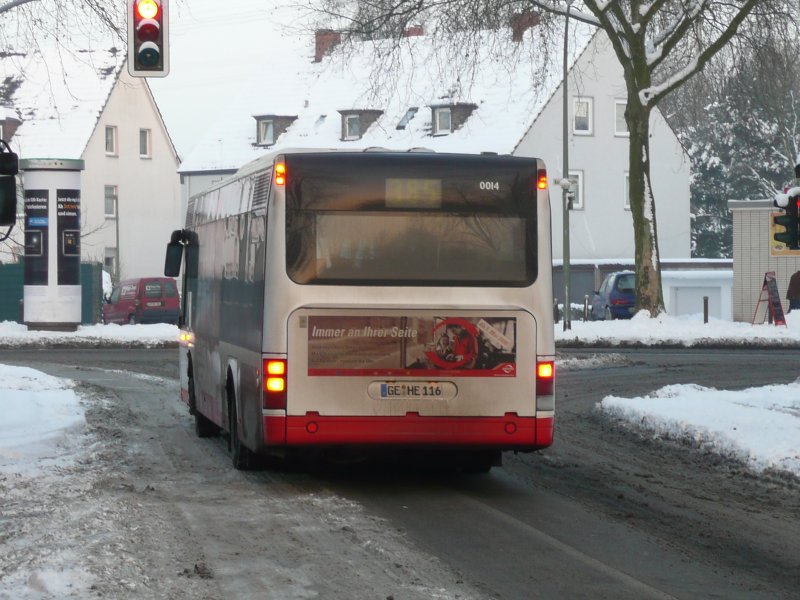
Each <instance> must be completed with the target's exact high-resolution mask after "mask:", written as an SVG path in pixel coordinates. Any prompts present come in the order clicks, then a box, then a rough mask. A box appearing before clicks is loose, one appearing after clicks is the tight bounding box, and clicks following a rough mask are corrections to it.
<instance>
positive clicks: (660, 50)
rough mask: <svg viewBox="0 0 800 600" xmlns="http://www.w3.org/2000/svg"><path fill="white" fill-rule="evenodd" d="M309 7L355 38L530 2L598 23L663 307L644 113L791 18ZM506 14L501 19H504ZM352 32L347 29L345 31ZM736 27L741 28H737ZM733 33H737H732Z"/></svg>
mask: <svg viewBox="0 0 800 600" xmlns="http://www.w3.org/2000/svg"><path fill="white" fill-rule="evenodd" d="M308 2H309V4H308V6H307V7H308V8H309V9H310V10H311V11H312V12H313V13H314V14H316V15H318V16H320V17H321V18H324V19H326V20H327V21H328V22H329V23H331V24H330V25H329V26H332V27H334V28H337V29H339V30H341V31H343V33H344V34H345V35H346V37H349V38H350V39H352V40H363V39H375V38H377V37H394V36H397V35H398V34H399V32H401V31H404V30H405V29H406V28H407V27H409V26H410V25H413V24H416V23H425V24H426V29H427V30H428V31H429V32H431V34H432V35H433V36H435V37H438V38H441V39H450V40H451V41H452V40H453V39H458V41H459V43H461V38H459V37H458V36H457V35H455V34H456V33H458V32H463V31H464V30H465V29H472V30H475V29H478V28H486V27H487V25H488V26H489V27H491V26H492V25H496V23H497V21H498V17H500V18H502V17H505V16H507V15H511V14H514V13H524V12H526V11H530V10H531V9H532V8H536V9H538V10H540V11H542V12H543V13H544V14H548V15H550V16H555V17H558V16H563V15H566V14H569V16H570V18H573V19H576V20H578V21H582V22H584V23H588V24H591V25H595V26H597V27H599V28H601V29H602V30H603V31H604V32H605V34H606V35H607V36H608V38H609V39H610V41H611V45H612V47H613V49H614V52H615V54H616V56H617V59H618V61H619V63H620V65H621V66H622V69H623V74H624V78H625V84H626V88H627V108H626V111H625V119H626V121H627V124H628V130H629V132H630V155H629V163H630V166H629V170H630V201H631V213H632V216H633V226H634V239H635V248H636V249H635V254H636V256H635V260H636V297H637V308H639V309H645V310H648V311H649V312H650V314H651V315H657V314H659V313H661V312H663V311H664V300H663V297H662V292H661V265H660V258H659V252H658V234H657V227H656V205H655V198H654V196H653V189H652V182H651V177H650V160H651V159H650V144H649V138H650V116H651V113H652V111H653V109H654V108H655V107H656V106H657V105H658V103H659V102H660V101H661V100H663V99H664V98H665V97H666V96H667V95H668V94H670V93H671V92H673V91H674V90H676V89H678V88H680V87H681V86H682V85H684V84H685V83H686V82H687V81H689V80H690V79H691V78H692V77H693V76H694V75H696V74H697V73H698V72H700V71H701V70H702V69H703V67H704V66H705V65H706V64H707V63H708V62H709V61H710V60H711V59H712V58H713V57H714V56H715V55H717V53H719V52H720V51H721V50H722V49H723V48H725V47H726V46H727V45H728V44H729V43H731V42H732V41H737V42H738V43H743V44H746V43H748V41H749V40H748V33H751V32H755V31H758V30H759V29H760V28H765V27H774V24H775V23H776V22H780V19H790V18H792V17H791V10H792V7H793V6H794V3H793V0H436V1H435V2H426V1H425V0H308ZM506 22H507V21H506ZM348 34H349V35H348ZM736 36H738V38H737V37H736ZM735 38H736V39H735Z"/></svg>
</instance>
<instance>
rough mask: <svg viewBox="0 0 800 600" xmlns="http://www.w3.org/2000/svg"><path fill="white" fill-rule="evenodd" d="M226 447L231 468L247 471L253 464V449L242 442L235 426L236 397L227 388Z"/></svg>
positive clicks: (254, 461)
mask: <svg viewBox="0 0 800 600" xmlns="http://www.w3.org/2000/svg"><path fill="white" fill-rule="evenodd" d="M228 398H229V400H228V402H229V404H228V420H229V427H228V435H229V436H230V437H229V438H228V448H230V451H231V461H232V462H233V468H234V469H236V470H237V471H247V470H249V469H252V468H253V467H254V466H255V463H256V460H255V458H256V457H255V455H254V454H253V451H252V450H250V448H248V447H247V446H245V445H244V444H242V441H241V440H240V439H239V430H238V427H237V426H236V397H235V396H234V394H233V393H232V392H231V391H230V388H228Z"/></svg>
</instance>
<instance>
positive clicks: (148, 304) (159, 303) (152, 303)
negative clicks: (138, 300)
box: [147, 302, 161, 306]
mask: <svg viewBox="0 0 800 600" xmlns="http://www.w3.org/2000/svg"><path fill="white" fill-rule="evenodd" d="M147 306H161V302H148V303H147Z"/></svg>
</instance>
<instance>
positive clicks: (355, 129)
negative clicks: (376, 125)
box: [344, 115, 361, 140]
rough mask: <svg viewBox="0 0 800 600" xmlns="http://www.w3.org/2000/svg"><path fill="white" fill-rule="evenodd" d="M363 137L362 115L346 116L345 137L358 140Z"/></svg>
mask: <svg viewBox="0 0 800 600" xmlns="http://www.w3.org/2000/svg"><path fill="white" fill-rule="evenodd" d="M360 137H361V117H360V116H359V115H345V116H344V139H346V140H357V139H359V138H360Z"/></svg>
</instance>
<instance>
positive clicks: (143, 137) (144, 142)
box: [139, 129, 150, 158]
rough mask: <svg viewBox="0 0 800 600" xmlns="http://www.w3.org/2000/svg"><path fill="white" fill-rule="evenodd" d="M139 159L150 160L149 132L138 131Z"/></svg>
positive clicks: (144, 130) (147, 130)
mask: <svg viewBox="0 0 800 600" xmlns="http://www.w3.org/2000/svg"><path fill="white" fill-rule="evenodd" d="M139 158H150V130H149V129H140V130H139Z"/></svg>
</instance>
